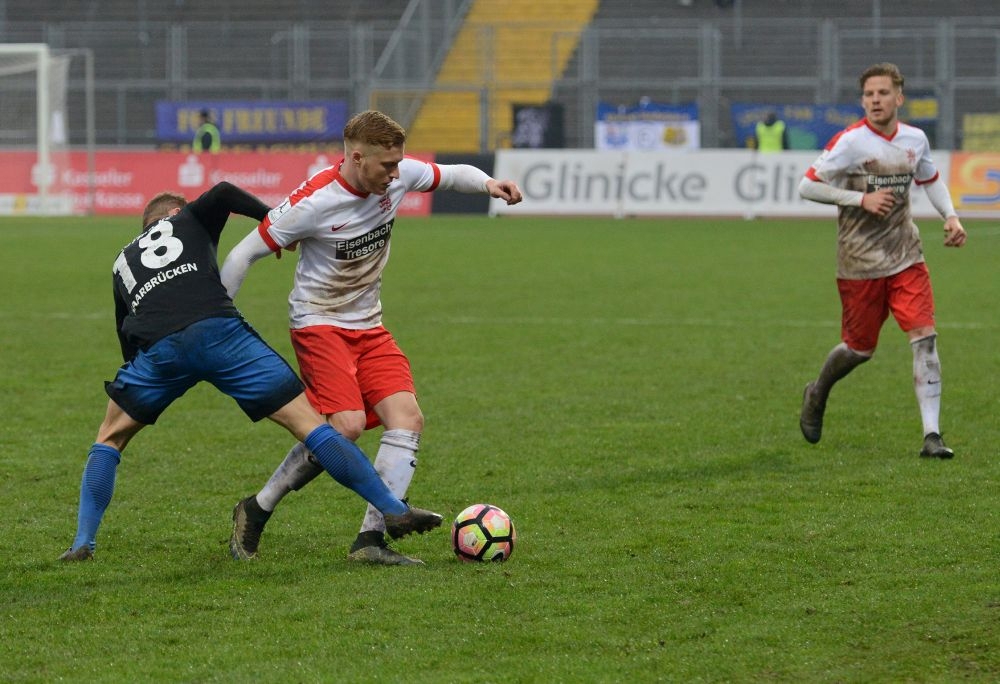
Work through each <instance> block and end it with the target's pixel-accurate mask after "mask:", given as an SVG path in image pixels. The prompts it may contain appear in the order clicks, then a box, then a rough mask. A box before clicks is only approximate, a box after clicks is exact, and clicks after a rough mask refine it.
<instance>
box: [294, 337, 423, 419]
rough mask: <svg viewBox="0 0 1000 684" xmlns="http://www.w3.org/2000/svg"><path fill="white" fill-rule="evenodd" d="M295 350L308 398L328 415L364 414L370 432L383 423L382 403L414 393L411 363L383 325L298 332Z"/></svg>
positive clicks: (314, 405)
mask: <svg viewBox="0 0 1000 684" xmlns="http://www.w3.org/2000/svg"><path fill="white" fill-rule="evenodd" d="M291 333H292V346H293V347H294V348H295V356H296V358H297V359H298V360H299V372H301V374H302V381H303V382H304V383H305V386H306V396H307V397H308V398H309V401H310V403H311V404H312V405H313V407H314V408H315V409H316V410H317V411H319V412H320V413H322V414H323V415H325V416H328V415H330V414H332V413H339V412H341V411H364V412H365V414H366V420H367V424H366V425H365V429H369V430H370V429H371V428H373V427H375V426H377V425H379V424H380V423H381V421H380V420H379V418H378V416H377V415H375V411H374V410H373V408H372V407H374V406H375V405H376V404H377V403H379V402H380V401H382V400H383V399H385V398H386V397H388V396H390V395H392V394H395V393H396V392H412V393H414V394H416V392H415V390H414V386H413V373H412V372H411V371H410V362H409V360H408V359H407V358H406V355H405V354H403V352H402V350H400V348H399V346H398V345H397V344H396V340H394V339H393V337H392V334H391V333H390V332H389V331H388V330H386V329H385V328H383V327H381V326H380V327H378V328H371V329H369V330H347V329H345V328H336V327H334V326H332V325H315V326H310V327H308V328H299V329H293V330H292V331H291Z"/></svg>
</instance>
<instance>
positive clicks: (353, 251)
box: [222, 111, 521, 565]
mask: <svg viewBox="0 0 1000 684" xmlns="http://www.w3.org/2000/svg"><path fill="white" fill-rule="evenodd" d="M405 143H406V133H405V131H404V130H403V128H402V127H401V126H400V125H399V124H398V123H396V122H395V121H393V120H392V119H391V118H389V117H388V116H386V115H385V114H383V113H381V112H377V111H367V112H362V113H361V114H358V115H356V116H354V117H353V118H351V120H350V121H348V122H347V125H346V126H345V127H344V159H343V160H342V161H341V162H339V163H338V164H336V165H334V166H332V167H330V168H327V169H324V170H322V171H320V172H319V173H317V174H315V175H314V176H312V177H311V178H309V179H308V180H307V181H306V182H305V183H303V184H302V185H301V186H299V188H298V189H297V190H296V191H295V192H293V193H292V194H291V195H290V196H289V197H288V198H287V199H285V201H284V202H282V203H281V204H280V205H279V206H277V207H275V208H274V209H272V210H271V212H270V213H269V214H268V216H267V217H266V218H265V219H264V220H263V221H262V222H261V223H260V225H259V226H258V227H257V229H256V230H254V231H252V232H251V233H250V234H249V235H247V236H246V238H244V239H243V240H242V241H241V242H240V243H239V244H238V245H236V247H234V248H233V250H232V251H231V252H230V253H229V255H228V256H227V257H226V260H225V262H224V264H223V267H222V281H223V283H224V284H225V286H226V289H227V291H228V292H229V294H230V296H233V297H235V295H236V292H237V291H238V290H239V287H240V285H241V284H242V282H243V279H244V278H245V277H246V273H247V270H248V269H249V267H250V265H251V264H252V263H254V262H255V261H257V260H258V259H260V258H262V257H264V256H267V255H269V254H272V253H280V251H281V250H282V249H294V248H296V245H298V250H299V261H298V265H297V267H296V270H295V281H294V285H293V287H292V292H291V294H290V295H289V315H290V324H291V329H292V330H291V335H292V345H293V347H294V349H295V354H296V356H297V358H298V361H299V370H300V372H301V375H302V378H303V380H304V381H305V384H306V392H307V395H308V397H309V400H310V401H311V402H312V404H313V406H314V407H315V408H316V409H317V410H318V411H319V412H320V413H322V414H323V415H325V416H326V418H327V420H328V421H329V423H330V424H331V425H333V426H334V427H335V428H336V429H337V430H338V431H339V432H340V433H341V434H343V435H345V436H347V437H349V438H351V439H357V438H358V437H359V436H360V435H361V433H362V432H363V431H364V430H366V429H371V428H374V427H376V426H378V425H379V424H381V425H382V426H383V427H384V431H383V433H382V437H381V440H380V446H379V450H378V454H377V455H376V458H375V469H376V471H377V472H378V473H379V475H381V476H382V478H383V480H385V482H386V484H387V485H388V487H389V489H390V490H391V491H392V492H393V493H394V494H395V495H396V496H398V497H400V498H403V497H404V496H405V495H406V491H407V489H408V488H409V485H410V481H411V479H412V478H413V472H414V468H415V467H416V464H417V459H416V454H417V449H418V447H419V443H420V433H421V431H422V430H423V425H424V418H423V414H422V413H421V411H420V407H419V405H418V404H417V399H416V394H415V390H414V383H413V377H412V373H411V371H410V364H409V361H408V360H407V358H406V356H405V355H404V354H403V352H402V351H401V350H400V348H399V347H398V346H397V345H396V342H395V340H394V339H393V337H392V335H391V334H390V333H389V332H388V331H387V330H386V329H385V328H384V327H383V326H382V303H381V300H380V294H379V293H380V289H381V282H382V271H383V269H384V268H385V266H386V263H387V262H388V260H389V246H390V238H391V236H392V229H393V225H394V222H395V217H396V211H397V209H398V207H399V204H400V202H401V201H402V199H403V196H404V195H405V194H406V193H407V192H410V191H419V192H431V191H433V190H437V189H439V188H440V189H452V190H458V191H460V192H481V193H486V194H489V195H490V196H491V197H494V198H498V199H502V200H504V201H506V202H507V203H508V204H515V203H517V202H520V201H521V191H520V190H519V189H518V187H517V185H516V184H515V183H514V182H513V181H509V180H502V181H498V180H495V179H493V178H490V177H489V176H488V175H487V174H486V173H484V172H483V171H481V170H479V169H477V168H475V167H473V166H468V165H465V164H454V165H438V164H433V163H427V162H423V161H418V160H416V159H412V158H408V157H406V156H405V155H404V146H405ZM320 472H321V470H320V469H319V467H318V465H317V464H316V462H315V460H314V458H313V457H312V455H311V454H310V453H309V451H308V450H307V449H306V448H305V446H304V445H303V444H301V443H299V444H296V445H295V446H294V447H293V448H292V450H291V451H290V452H289V453H288V455H287V456H286V458H285V460H284V461H283V462H282V464H281V465H280V466H279V467H278V469H277V470H276V471H275V473H274V475H272V476H271V479H270V480H269V481H268V482H267V483H266V484H265V485H264V487H263V489H261V491H260V492H258V493H257V494H256V495H255V496H250V497H247V498H246V499H244V500H242V501H240V502H239V503H237V504H236V508H235V509H234V510H233V534H232V537H231V539H230V550H231V552H232V554H233V556H234V557H235V558H247V557H252V556H253V555H255V554H256V552H257V548H258V545H259V541H260V534H261V532H262V531H263V529H264V525H265V524H266V522H267V520H268V518H269V517H270V515H271V512H272V511H273V510H274V508H275V506H276V505H277V504H278V502H279V501H280V500H281V499H282V497H284V496H285V495H286V494H288V493H289V492H290V491H293V490H298V489H300V488H301V487H302V486H304V485H305V484H306V483H308V482H309V481H310V480H312V479H313V478H314V477H316V476H317V475H318V474H319V473H320ZM390 532H391V530H390ZM348 558H349V559H350V560H354V561H360V562H366V563H375V564H383V565H414V564H420V563H421V561H420V560H418V559H416V558H412V557H409V556H405V555H403V554H401V553H399V552H397V551H396V550H394V549H392V548H391V547H390V546H389V545H388V544H387V542H386V539H385V522H384V520H383V517H382V515H381V514H380V513H379V512H378V510H376V509H375V508H374V507H369V508H368V511H367V513H366V515H365V518H364V520H363V522H362V525H361V530H360V532H359V534H358V537H357V539H356V540H355V541H354V544H353V545H352V546H351V551H350V553H349V555H348Z"/></svg>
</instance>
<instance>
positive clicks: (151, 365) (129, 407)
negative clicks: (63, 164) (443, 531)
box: [60, 182, 441, 561]
mask: <svg viewBox="0 0 1000 684" xmlns="http://www.w3.org/2000/svg"><path fill="white" fill-rule="evenodd" d="M267 212H268V207H267V205H265V204H264V203H262V202H261V201H260V200H259V199H257V198H256V197H254V196H253V195H250V194H249V193H247V192H245V191H243V190H241V189H240V188H238V187H236V186H235V185H232V184H230V183H226V182H223V183H219V184H218V185H216V186H215V187H213V188H212V189H210V190H208V191H207V192H206V193H204V194H203V195H201V196H200V197H199V198H198V199H196V200H194V201H193V202H191V203H190V204H189V203H188V202H187V201H186V200H185V199H184V197H182V196H181V195H177V194H173V193H161V194H159V195H157V196H156V197H154V198H153V199H152V200H150V202H149V204H148V205H147V206H146V209H145V211H144V212H143V217H142V225H143V231H142V233H141V234H140V235H139V236H138V237H137V238H136V239H135V240H133V241H132V242H130V243H129V244H128V245H126V246H125V248H124V249H122V251H121V252H120V253H119V254H118V258H117V259H116V260H115V263H114V268H113V285H114V300H115V317H116V322H117V330H118V338H119V342H120V344H121V349H122V356H123V357H124V359H125V363H124V365H122V366H121V368H119V370H118V373H117V375H116V376H115V379H114V380H113V381H111V382H108V383H105V390H106V392H107V394H108V397H109V400H108V408H107V413H106V415H105V417H104V422H103V423H101V427H100V428H99V430H98V432H97V440H96V442H95V443H94V444H93V446H91V448H90V453H89V454H88V457H87V464H86V466H85V468H84V471H83V481H82V483H81V485H80V507H79V514H78V518H77V531H76V537H75V538H74V539H73V544H72V546H70V548H69V549H68V550H67V551H66V552H65V553H63V554H62V556H60V559H61V560H65V561H79V560H87V559H90V558H93V555H94V548H95V545H96V542H95V538H96V536H97V528H98V527H99V526H100V524H101V519H102V518H103V516H104V511H105V510H106V509H107V507H108V504H109V503H110V502H111V496H112V493H113V492H114V486H115V476H116V473H117V469H118V464H119V462H120V461H121V453H122V451H123V450H124V449H125V447H126V445H127V444H128V443H129V440H131V439H132V437H134V436H135V435H136V434H137V433H138V432H139V431H140V430H141V429H142V428H144V427H146V426H147V425H152V424H153V423H155V422H156V419H157V418H158V417H159V416H160V414H161V413H162V412H163V411H164V410H165V409H166V408H167V406H169V405H170V404H171V403H172V402H173V401H174V400H175V399H177V398H178V397H179V396H181V395H182V394H184V392H186V391H187V390H188V389H190V388H191V387H193V386H194V385H195V384H197V383H198V382H200V381H202V380H204V381H207V382H210V383H212V384H213V385H215V386H216V387H217V388H218V389H219V390H221V391H222V392H224V393H225V394H228V395H229V396H231V397H232V398H233V399H235V400H236V403H237V404H239V406H240V408H242V409H243V411H244V412H245V413H246V414H247V416H248V417H249V418H250V419H251V420H253V421H258V420H260V419H262V418H270V419H271V420H273V421H274V422H276V423H278V424H279V425H281V426H282V427H284V428H285V429H287V430H288V431H289V432H290V433H292V434H293V435H294V436H295V438H296V439H298V440H301V441H302V442H304V443H305V444H306V446H307V447H308V448H309V450H310V451H311V452H312V453H313V454H314V455H315V456H316V459H317V460H318V461H319V462H320V463H321V464H322V466H323V468H324V469H325V470H326V471H327V472H328V473H329V474H330V475H331V476H332V477H333V479H335V480H336V481H337V482H339V483H340V484H342V485H344V486H345V487H348V488H350V489H352V490H354V491H355V492H357V493H358V494H359V495H360V496H362V497H363V498H364V499H366V500H367V501H368V502H369V503H371V504H372V505H373V506H375V507H376V508H378V509H379V510H380V511H382V513H383V514H384V515H385V517H386V524H387V527H389V532H390V534H391V535H392V536H393V537H396V538H398V537H402V536H405V535H407V534H409V533H411V532H421V533H422V532H425V531H427V530H429V529H432V528H434V527H437V526H438V525H440V524H441V516H440V515H438V514H436V513H432V512H431V511H425V510H422V509H419V508H412V507H410V506H408V505H407V504H406V503H405V502H403V501H401V500H400V499H398V498H397V497H396V496H394V495H393V494H392V492H390V491H389V489H388V487H386V485H385V483H384V482H383V481H382V479H381V478H380V477H379V476H378V473H376V472H375V469H374V468H373V467H372V464H371V462H370V461H369V460H368V458H367V457H365V455H364V454H363V453H362V452H361V450H360V449H359V448H358V447H357V446H356V445H355V444H354V443H353V442H351V441H350V440H348V439H345V438H344V437H343V436H342V435H341V434H340V433H338V432H337V431H336V430H334V429H333V428H332V427H331V426H330V425H329V424H328V423H327V422H326V420H324V418H323V417H322V416H320V415H319V413H317V412H316V411H315V409H313V407H312V405H311V404H310V403H309V401H308V399H307V398H306V395H305V394H304V387H303V385H302V382H301V380H299V378H298V376H297V375H296V374H295V372H294V371H293V370H292V369H291V367H290V366H289V365H288V363H286V362H285V360H284V359H282V358H281V356H280V355H279V354H278V353H277V352H275V351H274V350H273V349H271V348H270V347H269V346H268V345H267V344H266V343H265V342H264V341H263V340H262V339H261V338H260V336H259V335H258V334H257V333H256V331H255V330H254V329H253V328H251V327H250V325H249V324H248V323H247V322H246V321H244V320H243V317H242V316H241V314H240V312H239V311H238V310H237V309H236V306H235V305H234V304H233V301H232V299H230V297H229V295H228V294H226V288H225V287H223V285H222V281H221V280H220V278H219V266H218V260H217V256H216V252H217V249H218V244H219V236H220V234H221V233H222V229H223V228H224V227H225V224H226V220H227V219H228V218H229V215H230V213H235V214H240V215H243V216H249V217H251V218H253V219H255V220H257V221H260V220H262V219H263V218H264V216H265V215H266V214H267ZM255 513H257V512H255V511H248V515H253V514H255ZM259 514H260V515H266V513H265V512H264V511H260V512H259ZM390 521H391V526H390ZM245 534H246V531H245V530H234V536H242V537H245ZM242 541H243V543H242V544H239V545H236V546H235V547H233V546H231V552H232V554H233V556H234V557H236V558H239V559H245V558H252V557H253V556H255V555H256V550H257V541H258V540H253V539H246V538H242Z"/></svg>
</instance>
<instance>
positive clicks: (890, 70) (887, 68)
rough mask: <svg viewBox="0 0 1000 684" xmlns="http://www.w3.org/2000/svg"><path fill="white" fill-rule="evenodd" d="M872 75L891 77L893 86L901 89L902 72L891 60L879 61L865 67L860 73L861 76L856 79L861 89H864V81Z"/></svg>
mask: <svg viewBox="0 0 1000 684" xmlns="http://www.w3.org/2000/svg"><path fill="white" fill-rule="evenodd" d="M872 76H888V77H889V78H891V79H892V84H893V85H894V86H896V87H897V88H899V89H900V90H902V89H903V73H902V72H901V71H900V70H899V67H898V66H896V65H895V64H893V63H892V62H879V63H878V64H872V65H871V66H870V67H868V68H867V69H865V70H864V72H862V74H861V78H859V79H858V83H859V84H861V90H864V89H865V81H867V80H868V79H869V78H871V77H872Z"/></svg>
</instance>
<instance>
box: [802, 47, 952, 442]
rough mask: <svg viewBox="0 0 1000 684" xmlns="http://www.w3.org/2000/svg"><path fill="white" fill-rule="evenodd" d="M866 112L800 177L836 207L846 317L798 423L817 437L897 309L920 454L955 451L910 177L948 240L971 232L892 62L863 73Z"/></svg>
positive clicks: (813, 194)
mask: <svg viewBox="0 0 1000 684" xmlns="http://www.w3.org/2000/svg"><path fill="white" fill-rule="evenodd" d="M859 80H860V84H861V105H862V107H864V110H865V118H864V119H862V120H861V121H859V122H857V123H856V124H854V125H852V126H849V127H848V128H846V129H845V130H843V131H841V132H840V133H838V134H837V135H835V136H834V137H833V139H832V140H830V142H829V143H828V144H827V146H826V149H824V150H823V153H822V154H821V155H820V156H819V158H818V159H817V160H816V161H815V162H814V163H813V165H812V167H811V168H810V169H809V170H808V171H807V172H806V175H805V178H803V179H802V182H801V183H800V184H799V193H800V194H801V195H802V197H804V198H806V199H809V200H813V201H816V202H823V203H827V204H836V205H838V220H837V287H838V289H839V291H840V300H841V304H842V311H843V316H842V319H841V339H842V340H843V341H842V342H841V343H840V344H838V345H837V346H836V347H834V348H833V350H832V351H831V352H830V354H829V355H828V356H827V358H826V362H825V363H824V364H823V367H822V369H821V370H820V373H819V377H818V378H817V379H816V380H814V381H812V382H810V383H809V384H807V385H806V388H805V392H804V395H803V398H802V412H801V415H800V418H799V426H800V427H801V429H802V435H803V436H804V437H805V438H806V440H807V441H809V442H811V443H816V442H818V441H819V439H820V436H821V434H822V430H823V412H824V411H825V409H826V401H827V397H828V396H829V394H830V389H831V388H832V387H833V385H834V383H836V382H837V381H838V380H840V379H841V378H843V377H844V376H846V375H847V374H848V373H850V372H851V371H852V370H854V368H856V367H857V366H859V365H860V364H862V363H864V362H865V361H867V360H868V359H870V358H871V357H872V354H874V353H875V347H876V345H877V344H878V337H879V331H880V330H881V328H882V324H883V323H884V322H885V321H886V319H887V318H888V317H889V314H890V313H892V315H893V317H894V318H895V319H896V322H897V323H898V325H899V327H900V328H901V329H902V330H903V332H905V333H906V336H907V338H908V339H909V341H910V346H911V347H912V349H913V383H914V390H915V391H916V395H917V404H918V406H919V407H920V417H921V420H922V422H923V434H924V443H923V448H922V449H921V450H920V455H921V456H922V457H927V458H952V456H954V452H953V451H952V450H951V449H950V448H948V447H947V446H945V444H944V441H943V440H942V439H941V430H940V427H939V425H938V418H939V414H940V409H941V364H940V361H939V360H938V351H937V343H936V341H937V333H936V332H935V329H934V297H933V293H932V291H931V282H930V275H929V274H928V271H927V266H926V265H925V264H924V254H923V248H922V246H921V243H920V233H919V231H918V230H917V226H916V224H915V223H914V222H913V218H912V216H911V215H910V186H911V184H912V183H913V182H916V183H917V185H920V186H922V187H923V188H924V190H925V191H926V192H927V197H928V199H929V200H930V201H931V204H932V205H933V206H934V208H935V209H937V211H938V213H940V214H941V216H942V218H944V244H945V246H946V247H961V246H962V245H964V244H965V239H966V233H965V229H964V228H963V227H962V223H961V221H959V218H958V215H957V214H956V213H955V208H954V206H953V205H952V202H951V196H950V194H949V192H948V188H947V187H946V186H945V184H944V182H943V181H941V180H940V178H939V174H938V170H937V168H936V167H935V166H934V162H933V161H932V160H931V156H930V146H929V144H928V142H927V136H926V135H925V134H924V132H923V131H921V130H920V129H919V128H915V127H913V126H910V125H907V124H905V123H902V122H901V121H899V118H898V110H899V107H900V106H901V105H902V104H903V76H902V74H901V73H900V71H899V68H898V67H897V66H896V65H895V64H889V63H882V64H875V65H873V66H871V67H869V68H868V69H866V70H865V71H864V73H862V74H861V78H860V79H859Z"/></svg>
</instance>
